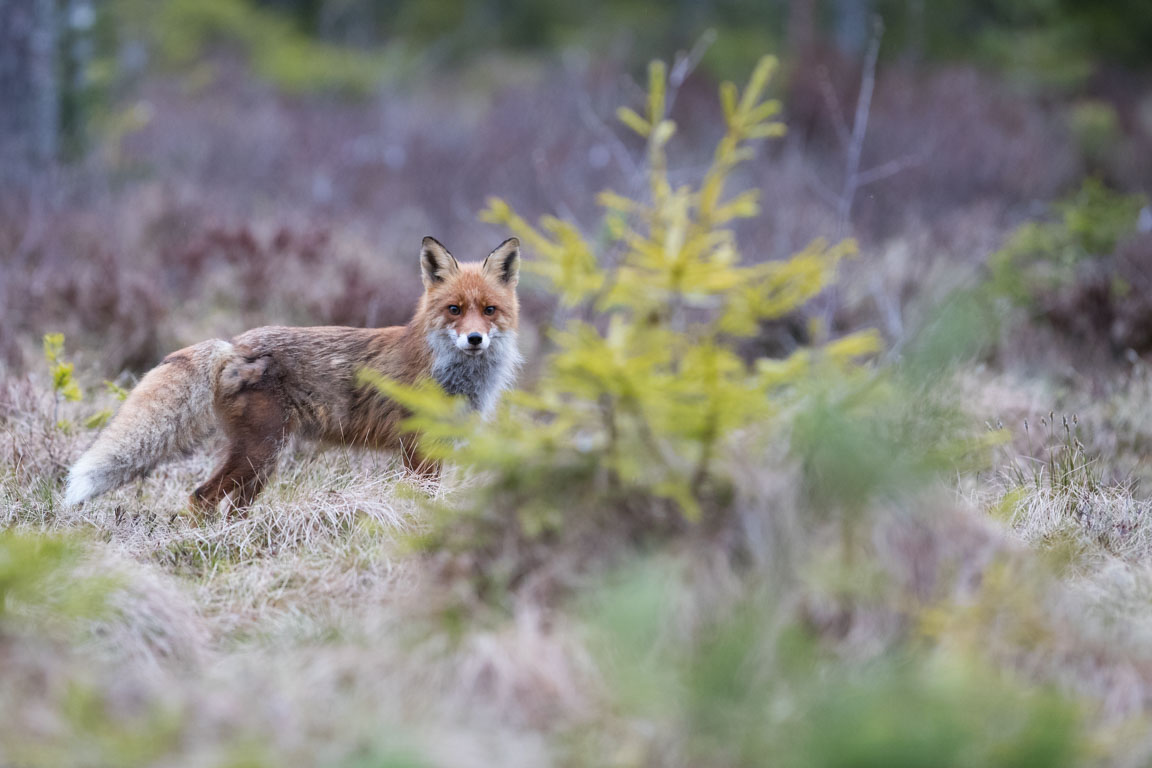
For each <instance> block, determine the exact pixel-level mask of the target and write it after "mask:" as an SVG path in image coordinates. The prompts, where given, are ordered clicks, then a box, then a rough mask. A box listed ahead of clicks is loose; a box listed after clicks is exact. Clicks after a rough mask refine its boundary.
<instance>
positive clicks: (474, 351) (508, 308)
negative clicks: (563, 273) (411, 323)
mask: <svg viewBox="0 0 1152 768" xmlns="http://www.w3.org/2000/svg"><path fill="white" fill-rule="evenodd" d="M420 272H421V276H422V278H423V280H424V297H423V299H422V300H421V303H420V312H419V315H420V316H422V318H423V320H424V323H425V325H426V328H427V332H428V337H429V341H430V342H431V343H432V344H433V345H434V346H435V347H437V348H443V347H444V346H447V344H448V343H451V345H452V348H454V349H455V350H456V352H457V353H459V354H461V355H465V356H470V357H480V356H483V355H484V354H485V353H487V352H488V350H489V348H490V347H491V346H492V344H493V342H497V343H499V340H500V339H501V337H502V336H503V337H511V336H514V335H515V332H516V326H517V324H518V322H519V319H520V305H519V302H518V301H517V299H516V283H517V282H518V280H519V277H520V241H519V240H517V239H516V238H514V237H512V238H509V239H507V240H505V241H504V242H502V243H500V245H498V246H496V249H495V250H493V251H492V253H490V254H488V257H487V258H485V259H484V261H482V262H465V263H463V264H461V263H460V262H458V261H456V259H455V258H454V257H453V256H452V254H451V253H449V252H448V249H447V248H445V247H444V246H443V245H441V244H440V243H439V242H437V241H436V240H435V239H434V238H431V237H426V238H424V242H423V245H422V247H421V249H420Z"/></svg>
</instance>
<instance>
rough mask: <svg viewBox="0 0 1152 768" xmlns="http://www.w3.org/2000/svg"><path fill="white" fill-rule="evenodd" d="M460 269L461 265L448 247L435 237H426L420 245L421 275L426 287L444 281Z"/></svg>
mask: <svg viewBox="0 0 1152 768" xmlns="http://www.w3.org/2000/svg"><path fill="white" fill-rule="evenodd" d="M459 270H460V265H459V264H457V263H456V259H455V258H454V257H453V256H452V254H450V253H448V249H447V248H445V247H444V246H443V245H441V244H440V242H439V241H438V240H437V239H436V238H434V237H426V238H424V242H423V243H422V244H421V247H420V277H421V278H422V279H423V280H424V287H425V288H431V287H432V286H433V285H435V284H436V283H442V282H444V280H446V279H447V278H448V277H450V276H452V275H454V274H456V273H457V272H458V271H459Z"/></svg>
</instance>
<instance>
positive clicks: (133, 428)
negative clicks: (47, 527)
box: [64, 339, 232, 505]
mask: <svg viewBox="0 0 1152 768" xmlns="http://www.w3.org/2000/svg"><path fill="white" fill-rule="evenodd" d="M231 354H232V345H231V344H230V343H228V342H227V341H221V340H219V339H216V340H212V341H204V342H201V343H199V344H195V345H193V346H191V347H186V348H184V349H182V350H180V351H179V352H173V353H172V354H171V355H169V356H168V357H166V358H164V361H163V362H162V363H160V365H158V366H156V367H155V368H153V369H152V370H151V371H149V372H148V373H147V374H146V375H145V376H144V378H143V379H141V380H140V383H139V384H137V385H136V387H135V388H134V389H133V390H132V393H131V394H129V395H128V399H126V400H125V401H124V404H123V405H121V406H120V410H119V411H118V412H117V414H116V415H115V416H114V417H113V418H112V421H111V422H109V424H108V426H106V427H105V428H104V430H103V431H102V432H101V433H100V435H99V436H98V437H97V438H96V442H95V443H93V444H92V446H91V447H90V448H89V449H88V450H87V451H85V452H84V455H82V456H81V457H80V458H79V460H77V462H76V463H75V464H74V465H73V466H72V469H71V470H70V471H69V473H68V484H67V488H66V489H65V492H64V503H65V504H67V505H74V504H79V503H81V502H83V501H85V500H87V499H91V498H92V497H94V496H99V495H100V494H102V493H105V492H107V491H110V490H112V489H114V488H119V487H120V486H122V485H124V484H125V483H128V482H130V481H132V480H135V479H136V478H138V477H143V476H144V475H146V474H148V472H149V471H151V470H152V468H153V467H155V466H156V465H157V464H159V463H161V462H162V461H165V460H167V459H169V458H171V457H172V456H174V455H176V454H177V453H182V452H187V451H189V450H191V449H192V448H193V447H195V446H196V444H197V443H199V442H200V441H202V440H203V439H204V438H206V437H207V436H208V435H210V434H211V433H212V431H213V430H214V429H215V427H216V415H215V411H214V409H213V401H214V399H215V391H216V381H217V378H218V375H219V372H220V370H221V368H222V367H223V366H224V364H225V363H226V362H227V360H228V359H229V358H230V357H231Z"/></svg>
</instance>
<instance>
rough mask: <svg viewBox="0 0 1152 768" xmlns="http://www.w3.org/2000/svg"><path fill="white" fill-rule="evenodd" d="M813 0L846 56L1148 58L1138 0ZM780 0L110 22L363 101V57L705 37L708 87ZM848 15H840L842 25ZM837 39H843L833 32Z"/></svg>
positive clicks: (1028, 73) (306, 6) (142, 16)
mask: <svg viewBox="0 0 1152 768" xmlns="http://www.w3.org/2000/svg"><path fill="white" fill-rule="evenodd" d="M853 2H860V3H862V4H863V6H864V7H863V9H862V10H860V9H849V8H848V7H847V6H848V4H846V3H843V2H835V1H834V0H816V2H815V4H814V7H815V9H816V16H815V23H816V29H815V31H816V33H817V34H818V35H821V36H823V37H825V38H826V39H828V40H829V41H833V40H834V41H835V42H836V43H837V44H839V45H841V46H844V45H849V46H851V47H852V49H851V50H846V51H845V52H846V53H849V54H853V53H856V52H858V49H859V48H862V44H863V42H866V39H867V37H868V36H870V35H871V24H870V19H869V16H870V14H876V15H877V16H879V17H881V18H882V19H883V21H884V26H885V46H884V50H885V54H886V55H891V56H903V57H917V58H919V57H931V58H943V59H955V58H972V57H975V58H978V59H981V60H984V61H990V62H992V63H995V64H997V65H998V66H1000V67H1001V68H1003V69H1005V70H1007V71H1009V72H1015V73H1017V74H1019V75H1021V76H1022V77H1024V78H1025V79H1029V80H1030V81H1033V82H1036V83H1038V84H1041V85H1048V84H1051V85H1058V86H1061V87H1063V86H1068V85H1077V84H1079V83H1081V82H1083V80H1084V78H1085V77H1086V76H1087V75H1088V74H1090V73H1091V71H1092V70H1093V68H1094V67H1095V65H1096V64H1097V63H1098V62H1101V61H1119V62H1121V63H1125V64H1141V63H1144V62H1147V61H1148V60H1149V58H1150V57H1152V45H1150V44H1149V41H1150V40H1152V9H1150V8H1152V7H1150V6H1148V4H1146V3H1142V2H1140V0H1119V2H1111V3H1108V4H1106V5H1105V4H1098V3H1091V2H1089V1H1088V0H979V1H974V0H932V2H931V3H923V2H915V1H910V0H853ZM793 5H794V3H793V2H791V1H790V0H766V1H761V2H754V1H753V0H708V2H674V3H663V2H656V1H655V0H589V2H584V3H578V4H577V3H555V2H549V1H548V0H420V1H419V2H415V1H414V0H389V1H388V2H384V0H155V1H153V0H115V2H114V3H113V4H112V6H111V7H112V8H113V11H114V15H115V17H116V19H117V23H118V24H121V25H124V26H126V27H128V28H131V29H135V30H137V31H139V30H141V29H143V30H144V31H145V36H146V37H147V38H148V39H150V40H153V41H155V42H156V43H157V47H158V49H159V51H160V52H161V55H162V56H163V57H164V58H165V60H167V61H169V62H170V63H174V64H180V65H187V64H190V63H192V62H193V61H194V60H195V59H197V58H198V57H200V56H201V55H203V54H204V53H205V52H206V51H207V50H209V49H210V48H211V47H212V46H215V45H220V44H221V43H227V44H228V45H232V46H234V47H238V48H240V49H241V50H243V51H244V52H245V54H246V55H248V56H249V58H250V59H251V60H252V62H253V65H254V66H255V68H256V70H257V71H258V72H259V73H260V74H261V75H263V76H264V77H266V78H268V79H269V80H270V81H271V82H273V83H275V84H277V85H278V86H281V87H284V88H286V89H288V90H291V91H312V90H336V91H339V92H345V93H357V94H359V93H365V92H368V91H370V90H371V89H372V87H373V86H374V85H375V83H376V82H377V81H378V80H379V78H380V75H381V72H383V71H385V70H386V69H387V58H386V57H384V56H382V55H381V54H378V53H370V52H368V51H369V49H371V48H379V47H380V46H396V45H399V46H404V47H405V49H406V50H407V51H408V52H409V53H418V54H419V55H420V58H421V59H422V60H423V61H424V62H425V64H428V65H431V66H433V67H435V66H438V65H445V64H447V65H455V64H459V63H462V62H464V61H467V60H471V59H474V58H476V57H477V56H482V55H485V54H488V53H491V52H494V51H513V52H532V53H548V52H553V51H560V50H564V49H567V48H579V49H584V50H587V51H589V52H591V53H593V54H611V55H615V56H619V57H622V58H624V59H626V60H627V62H628V63H629V64H639V63H640V62H642V61H645V60H647V59H650V58H652V57H657V56H662V55H667V53H668V52H669V51H673V50H683V49H687V48H689V47H690V46H691V45H692V44H693V43H694V42H695V41H696V40H698V39H699V38H700V36H701V35H702V34H703V33H704V32H705V31H706V30H709V29H713V30H716V31H717V32H718V42H717V44H716V45H714V46H712V47H711V49H710V50H709V51H708V52H707V54H706V57H705V59H704V66H705V67H706V68H708V69H710V70H711V71H712V72H714V73H715V74H717V75H719V76H721V77H728V76H731V75H733V74H735V73H737V72H744V71H747V68H748V67H750V66H752V64H753V63H754V62H755V60H756V59H757V58H759V56H760V55H761V53H762V52H763V51H765V50H780V49H782V48H784V47H785V44H786V41H787V33H788V23H789V18H790V14H791V12H792V9H793ZM850 10H851V15H850V16H849V13H850ZM845 30H848V34H847V35H845Z"/></svg>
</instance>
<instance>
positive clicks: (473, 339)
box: [468, 333, 484, 347]
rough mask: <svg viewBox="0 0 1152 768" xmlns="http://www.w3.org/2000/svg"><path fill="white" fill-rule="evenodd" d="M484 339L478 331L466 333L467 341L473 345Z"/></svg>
mask: <svg viewBox="0 0 1152 768" xmlns="http://www.w3.org/2000/svg"><path fill="white" fill-rule="evenodd" d="M482 341H484V337H483V336H481V335H480V334H478V333H470V334H468V343H469V344H471V345H472V346H474V347H478V346H480V342H482Z"/></svg>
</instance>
